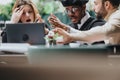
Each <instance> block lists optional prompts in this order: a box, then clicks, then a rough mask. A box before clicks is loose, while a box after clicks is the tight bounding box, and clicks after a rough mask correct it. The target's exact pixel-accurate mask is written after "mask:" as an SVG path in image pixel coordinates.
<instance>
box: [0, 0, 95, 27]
mask: <svg viewBox="0 0 120 80" xmlns="http://www.w3.org/2000/svg"><path fill="white" fill-rule="evenodd" d="M32 1H33V2H34V3H35V5H36V7H37V8H38V10H39V13H40V14H41V16H42V18H43V19H44V20H45V21H46V23H47V24H48V25H49V23H48V21H47V18H48V16H49V15H50V14H51V13H53V14H55V15H56V16H57V17H58V18H59V19H60V20H61V21H62V22H63V23H66V24H69V23H70V19H69V18H68V16H67V15H66V14H65V12H64V10H65V9H64V7H63V6H62V4H61V3H60V2H59V0H32ZM14 2H15V0H5V1H3V0H0V28H1V29H2V28H3V27H4V23H5V22H6V21H9V20H10V18H11V14H12V13H11V12H12V7H13V5H14ZM92 8H93V0H90V1H89V2H88V4H87V10H88V11H89V12H90V15H92V16H95V14H94V12H93V11H92Z"/></svg>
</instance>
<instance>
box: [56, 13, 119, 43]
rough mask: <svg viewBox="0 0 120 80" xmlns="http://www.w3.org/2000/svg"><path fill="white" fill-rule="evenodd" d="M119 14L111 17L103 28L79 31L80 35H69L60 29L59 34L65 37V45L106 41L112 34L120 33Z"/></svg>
mask: <svg viewBox="0 0 120 80" xmlns="http://www.w3.org/2000/svg"><path fill="white" fill-rule="evenodd" d="M119 14H120V13H119ZM119 14H118V13H117V14H114V15H113V16H111V17H110V18H109V20H108V22H107V23H106V24H104V25H103V26H97V27H95V28H92V29H91V30H88V31H79V32H78V33H72V34H69V33H67V32H65V31H63V30H60V29H58V30H57V32H58V33H59V34H61V35H63V37H64V43H69V42H71V41H85V42H90V43H91V42H95V41H101V40H105V39H108V38H110V36H111V35H112V34H115V33H120V18H119V17H118V15H119ZM113 37H114V36H113Z"/></svg>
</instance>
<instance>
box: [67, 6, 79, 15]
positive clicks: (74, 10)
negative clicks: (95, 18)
mask: <svg viewBox="0 0 120 80" xmlns="http://www.w3.org/2000/svg"><path fill="white" fill-rule="evenodd" d="M77 10H79V7H72V8H71V10H69V9H66V10H65V12H66V13H67V14H70V13H75V12H76V11H77Z"/></svg>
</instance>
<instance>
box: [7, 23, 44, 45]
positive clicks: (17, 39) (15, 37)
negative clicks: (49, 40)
mask: <svg viewBox="0 0 120 80" xmlns="http://www.w3.org/2000/svg"><path fill="white" fill-rule="evenodd" d="M6 33H7V42H8V43H29V44H32V45H39V44H42V45H44V44H45V39H44V36H45V30H44V23H17V24H6Z"/></svg>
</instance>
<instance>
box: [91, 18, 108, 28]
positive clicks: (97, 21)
mask: <svg viewBox="0 0 120 80" xmlns="http://www.w3.org/2000/svg"><path fill="white" fill-rule="evenodd" d="M105 23H106V21H105V20H103V19H97V18H94V19H93V20H92V26H93V27H94V26H102V25H104V24H105Z"/></svg>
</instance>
